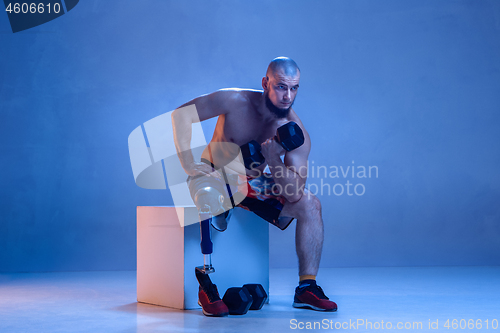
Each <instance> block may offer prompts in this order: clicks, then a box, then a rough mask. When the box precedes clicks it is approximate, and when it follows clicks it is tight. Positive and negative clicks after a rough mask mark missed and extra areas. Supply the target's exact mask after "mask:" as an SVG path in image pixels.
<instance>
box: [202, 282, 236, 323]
mask: <svg viewBox="0 0 500 333" xmlns="http://www.w3.org/2000/svg"><path fill="white" fill-rule="evenodd" d="M198 304H199V305H200V306H201V307H202V309H203V314H204V315H205V316H211V317H225V316H227V315H229V309H228V308H227V306H226V304H224V302H223V301H222V300H221V299H220V296H219V291H218V290H217V286H216V285H215V284H213V283H209V284H205V285H204V286H203V288H202V287H201V286H200V291H199V292H198Z"/></svg>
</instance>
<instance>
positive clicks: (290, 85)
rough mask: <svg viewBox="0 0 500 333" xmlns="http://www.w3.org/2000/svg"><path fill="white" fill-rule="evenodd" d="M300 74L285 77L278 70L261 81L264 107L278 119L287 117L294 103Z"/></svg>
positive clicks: (280, 70)
mask: <svg viewBox="0 0 500 333" xmlns="http://www.w3.org/2000/svg"><path fill="white" fill-rule="evenodd" d="M299 81H300V72H298V71H297V73H296V74H295V75H292V76H291V75H286V74H285V72H284V70H282V69H279V70H277V71H276V72H275V73H273V74H271V75H269V76H268V77H267V78H264V80H263V88H264V97H265V99H266V106H267V108H268V109H269V111H271V112H272V113H273V114H275V115H276V117H278V118H284V117H286V116H287V115H288V112H289V110H290V108H291V107H292V105H293V102H294V101H295V96H296V95H297V90H298V89H299Z"/></svg>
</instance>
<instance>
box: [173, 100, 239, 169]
mask: <svg viewBox="0 0 500 333" xmlns="http://www.w3.org/2000/svg"><path fill="white" fill-rule="evenodd" d="M237 95H238V92H237V91H234V90H219V91H216V92H214V93H211V94H208V95H203V96H200V97H197V98H195V99H193V100H191V101H189V102H187V103H185V104H183V105H181V106H180V107H179V108H177V109H176V110H175V111H174V112H172V125H173V130H174V143H175V148H176V150H177V155H178V156H179V159H180V161H181V165H182V167H183V168H184V170H185V171H186V173H187V174H188V175H190V176H194V175H199V174H205V175H207V174H210V173H211V172H212V169H211V168H210V167H209V166H208V165H206V164H205V163H200V162H195V161H194V158H193V154H192V152H191V135H192V132H191V125H192V124H193V123H196V122H200V121H204V120H207V119H210V118H214V117H217V116H220V115H221V114H227V113H228V112H229V111H230V110H231V109H232V108H231V107H230V105H231V103H233V102H234V100H235V99H237V98H238V96H237ZM189 105H194V106H195V108H185V107H186V106H189Z"/></svg>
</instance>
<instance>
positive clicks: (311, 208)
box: [290, 189, 321, 215]
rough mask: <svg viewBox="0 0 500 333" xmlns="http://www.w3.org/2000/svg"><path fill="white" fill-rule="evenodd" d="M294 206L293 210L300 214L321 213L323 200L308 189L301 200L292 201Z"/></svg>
mask: <svg viewBox="0 0 500 333" xmlns="http://www.w3.org/2000/svg"><path fill="white" fill-rule="evenodd" d="M290 205H292V206H293V208H294V209H293V210H294V211H296V212H297V213H298V214H301V213H303V214H308V215H310V214H320V213H321V202H320V200H319V199H318V197H317V196H315V195H314V194H312V193H311V192H310V191H308V190H307V189H306V190H305V191H304V194H303V195H302V197H301V198H300V200H298V201H296V202H294V203H291V204H290Z"/></svg>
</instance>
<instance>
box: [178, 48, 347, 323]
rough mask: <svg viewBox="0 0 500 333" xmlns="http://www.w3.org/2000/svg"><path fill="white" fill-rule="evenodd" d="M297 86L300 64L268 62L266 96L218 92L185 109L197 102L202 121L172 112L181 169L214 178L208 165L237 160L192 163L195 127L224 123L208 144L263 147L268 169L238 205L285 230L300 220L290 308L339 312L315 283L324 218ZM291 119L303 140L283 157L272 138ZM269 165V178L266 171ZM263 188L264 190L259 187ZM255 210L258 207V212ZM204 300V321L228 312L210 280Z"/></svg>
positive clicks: (257, 174) (252, 176)
mask: <svg viewBox="0 0 500 333" xmlns="http://www.w3.org/2000/svg"><path fill="white" fill-rule="evenodd" d="M299 81H300V70H299V68H298V66H297V64H296V63H295V62H294V61H293V60H292V59H290V58H286V57H278V58H276V59H274V60H272V61H271V63H270V64H269V67H268V69H267V72H266V76H265V77H264V78H262V88H263V89H264V91H257V90H249V89H224V90H219V91H216V92H214V93H211V94H208V95H203V96H200V97H198V98H195V99H193V100H192V101H190V102H188V103H186V104H184V105H183V106H187V105H191V104H194V105H195V106H196V110H197V115H188V114H187V113H184V112H182V109H177V110H176V111H174V113H173V115H172V120H173V124H174V141H175V145H176V148H177V152H178V156H179V158H180V161H181V164H182V167H183V168H184V170H185V171H186V173H187V174H188V175H189V176H190V178H191V177H196V176H200V175H204V176H210V175H212V176H213V175H214V173H213V169H212V167H211V166H210V163H212V164H214V165H215V166H218V165H217V161H214V159H213V158H212V156H225V155H231V154H232V153H231V152H229V151H224V147H226V146H225V145H216V146H214V147H215V148H213V149H212V150H214V149H215V150H217V149H218V150H219V151H216V152H214V151H211V152H209V151H208V150H206V151H204V153H203V155H202V158H205V162H196V161H194V159H193V156H192V154H191V152H190V150H189V149H190V140H191V124H192V123H193V122H197V121H204V120H206V119H210V118H213V117H219V118H218V120H217V125H216V128H215V131H214V134H213V137H212V141H211V143H221V142H222V143H225V142H226V143H234V144H235V145H234V146H236V145H237V146H241V145H243V144H245V143H247V142H249V141H251V140H256V141H257V142H259V143H261V146H262V151H261V152H262V155H263V156H264V157H265V163H264V164H262V165H261V166H259V167H258V168H256V169H254V170H246V175H247V179H248V185H249V189H250V190H249V194H247V198H245V200H243V201H242V202H241V203H240V205H239V206H240V207H243V208H245V209H248V210H251V211H254V212H255V213H256V214H258V215H259V216H261V217H263V218H264V219H266V220H267V221H269V222H270V223H272V224H274V225H276V226H277V227H279V228H280V229H285V228H286V227H288V225H289V224H290V222H291V221H292V220H293V218H295V219H297V225H296V231H295V247H296V251H297V256H298V260H299V286H298V287H297V288H296V289H295V297H294V302H293V306H294V307H300V308H310V309H314V310H319V311H336V310H337V304H335V303H334V302H332V301H330V300H329V299H328V297H326V296H325V294H324V293H323V291H322V289H321V287H319V286H318V285H317V284H316V275H317V273H318V268H319V263H320V258H321V251H322V247H323V219H322V217H321V203H320V201H319V199H318V198H317V197H316V196H314V195H313V194H312V193H310V192H309V191H308V190H307V189H306V188H305V183H306V178H307V158H308V156H309V152H310V150H311V141H310V138H309V134H308V133H307V131H306V129H305V128H304V125H303V124H302V122H301V121H300V119H299V117H298V116H297V114H296V113H295V111H294V110H293V109H292V105H293V102H294V100H295V97H296V95H297V91H298V88H299ZM289 121H294V122H296V123H297V124H298V125H299V126H300V127H301V129H302V130H303V133H304V137H305V142H304V144H303V145H302V146H300V147H299V148H297V149H295V150H292V151H290V152H286V151H285V150H284V149H283V148H282V147H281V146H280V145H279V144H278V143H276V141H275V140H274V139H273V137H274V135H275V133H276V129H277V128H278V127H280V126H281V125H283V124H285V123H287V122H289ZM237 146H236V147H237ZM283 155H284V158H283V161H282V158H281V156H283ZM266 165H267V166H268V167H269V170H270V172H271V174H270V175H269V174H265V173H263V171H264V168H265V167H266ZM266 177H267V178H266ZM257 180H258V181H257ZM262 184H264V187H265V188H262V186H263V185H262ZM274 185H279V186H278V187H277V188H280V189H286V191H282V192H281V193H278V194H275V193H271V192H270V191H268V189H269V187H270V186H274ZM253 186H255V188H254V189H255V190H257V192H259V193H261V194H262V193H265V195H258V196H253V197H252V195H251V192H252V193H253V191H252V188H253ZM263 198H264V199H268V200H266V204H268V206H269V207H268V209H265V211H263V210H262V204H263V200H262V199H263ZM269 199H271V200H269ZM258 200H261V201H260V202H259V205H254V203H255V201H258ZM257 206H258V207H259V209H254V208H255V207H257ZM200 285H201V283H200ZM199 300H200V303H201V305H202V307H203V310H204V311H203V312H204V313H205V314H206V315H212V316H224V315H227V313H228V311H227V307H226V306H225V305H224V303H223V302H222V300H221V299H220V297H219V294H218V292H217V289H216V288H215V286H214V285H213V284H211V282H210V283H209V286H200V291H199Z"/></svg>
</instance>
